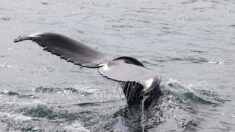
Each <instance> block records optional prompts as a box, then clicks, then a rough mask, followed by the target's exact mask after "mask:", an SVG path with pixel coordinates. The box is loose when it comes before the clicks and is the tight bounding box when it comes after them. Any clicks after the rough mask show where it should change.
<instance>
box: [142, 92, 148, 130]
mask: <svg viewBox="0 0 235 132" xmlns="http://www.w3.org/2000/svg"><path fill="white" fill-rule="evenodd" d="M147 98H149V96H143V99H142V101H141V127H142V132H144V128H145V124H144V121H145V115H144V102H145V100H146V99H147Z"/></svg>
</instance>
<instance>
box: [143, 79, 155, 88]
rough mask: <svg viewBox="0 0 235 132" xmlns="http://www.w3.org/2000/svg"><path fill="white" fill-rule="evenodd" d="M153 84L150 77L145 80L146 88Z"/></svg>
mask: <svg viewBox="0 0 235 132" xmlns="http://www.w3.org/2000/svg"><path fill="white" fill-rule="evenodd" d="M152 84H153V78H150V79H148V80H146V81H145V86H146V88H149V87H150V86H151V85H152Z"/></svg>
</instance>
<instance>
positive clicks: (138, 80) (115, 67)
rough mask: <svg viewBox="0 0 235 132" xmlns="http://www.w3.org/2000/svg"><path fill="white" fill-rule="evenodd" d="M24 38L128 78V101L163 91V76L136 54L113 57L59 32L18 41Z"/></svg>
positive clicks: (125, 88) (118, 77) (77, 62)
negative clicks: (161, 89)
mask: <svg viewBox="0 0 235 132" xmlns="http://www.w3.org/2000/svg"><path fill="white" fill-rule="evenodd" d="M24 40H31V41H33V42H36V43H37V44H38V45H39V46H41V47H43V49H44V50H46V51H48V52H50V53H52V54H55V55H57V56H59V57H60V58H62V59H64V60H66V61H68V62H72V63H73V64H75V65H80V66H84V67H89V68H99V73H100V74H101V75H102V76H104V77H106V78H108V79H111V80H115V81H119V82H124V84H125V85H124V86H123V92H124V94H125V96H126V99H127V103H128V104H139V103H140V102H141V101H140V100H142V99H143V96H149V97H150V98H148V100H146V101H147V102H151V100H152V99H153V98H154V97H156V96H158V95H159V94H160V90H159V84H160V79H159V77H156V73H155V72H154V71H153V70H151V69H148V68H146V67H144V65H143V64H142V63H141V62H140V61H138V60H137V59H134V58H132V57H127V56H121V57H117V58H115V59H113V57H112V56H110V55H108V54H105V53H103V52H99V51H97V50H96V49H94V48H91V47H90V46H87V45H84V44H82V43H80V42H78V41H75V40H73V39H71V38H68V37H66V36H63V35H60V34H56V33H36V34H31V35H28V36H19V37H18V38H16V39H15V40H14V42H21V41H24ZM156 93H159V94H156Z"/></svg>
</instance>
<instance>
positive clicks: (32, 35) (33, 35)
mask: <svg viewBox="0 0 235 132" xmlns="http://www.w3.org/2000/svg"><path fill="white" fill-rule="evenodd" d="M41 34H42V33H33V34H30V35H29V36H30V37H38V36H39V35H41Z"/></svg>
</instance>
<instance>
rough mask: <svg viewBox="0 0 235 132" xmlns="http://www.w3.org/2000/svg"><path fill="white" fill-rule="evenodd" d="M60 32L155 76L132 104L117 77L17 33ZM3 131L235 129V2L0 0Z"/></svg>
mask: <svg viewBox="0 0 235 132" xmlns="http://www.w3.org/2000/svg"><path fill="white" fill-rule="evenodd" d="M35 32H56V33H60V34H63V35H66V36H69V37H72V38H74V39H76V40H78V41H80V42H82V43H84V44H87V45H90V46H92V47H95V48H97V49H98V50H100V51H103V52H106V53H109V54H113V55H117V56H118V55H120V56H122V55H126V56H131V57H134V58H137V59H138V60H140V61H141V62H142V63H143V64H144V65H146V67H149V68H151V69H154V70H155V71H156V73H157V74H158V75H159V76H161V80H162V81H161V90H162V91H163V93H164V94H163V96H161V97H160V99H159V100H158V101H157V102H156V104H155V105H153V106H152V107H151V108H149V109H148V110H146V111H140V110H135V109H128V108H127V104H126V101H125V97H124V95H123V92H122V90H121V85H120V84H118V83H116V82H113V81H110V80H107V79H105V78H103V77H102V76H100V75H99V73H98V72H97V70H96V69H89V68H81V67H79V66H75V65H73V64H71V63H68V62H66V61H64V60H61V59H60V58H59V57H57V56H54V55H51V54H50V53H47V52H45V51H43V50H42V48H41V47H39V46H38V45H37V44H35V43H32V42H30V41H25V42H22V43H16V44H15V43H13V40H14V39H15V38H16V37H17V36H19V35H23V34H25V35H27V34H31V33H35ZM0 51H1V52H0V131H1V132H5V131H10V132H12V131H16V132H21V131H23V132H25V131H27V132H31V131H32V132H44V131H45V132H47V131H58V132H64V131H66V132H67V131H68V132H89V131H91V132H104V131H114V132H129V131H130V132H138V131H149V132H155V131H161V132H172V131H177V132H182V131H185V132H188V131H198V132H233V131H235V1H234V0H79V1H77V0H50V1H47V0H34V1H32V0H7V1H6V0H0Z"/></svg>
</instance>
